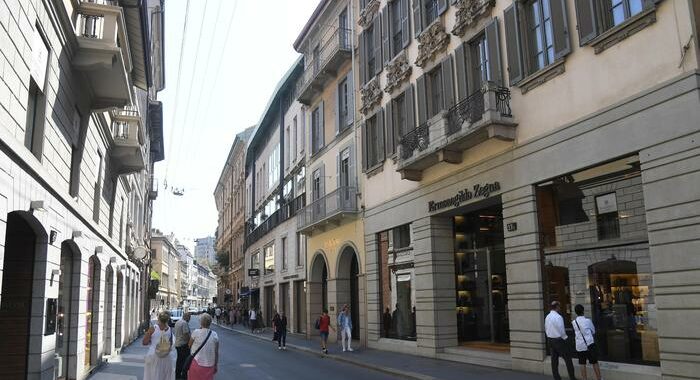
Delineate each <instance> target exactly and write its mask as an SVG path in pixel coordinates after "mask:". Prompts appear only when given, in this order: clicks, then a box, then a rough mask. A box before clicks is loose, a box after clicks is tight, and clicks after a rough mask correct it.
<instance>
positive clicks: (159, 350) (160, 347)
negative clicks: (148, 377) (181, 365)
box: [155, 329, 173, 358]
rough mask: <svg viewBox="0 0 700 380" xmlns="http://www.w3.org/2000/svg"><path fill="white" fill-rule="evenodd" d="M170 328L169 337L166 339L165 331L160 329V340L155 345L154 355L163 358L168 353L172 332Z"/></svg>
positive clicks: (170, 347)
mask: <svg viewBox="0 0 700 380" xmlns="http://www.w3.org/2000/svg"><path fill="white" fill-rule="evenodd" d="M168 330H170V337H169V338H168V339H165V336H164V335H163V334H165V331H161V333H160V340H159V341H158V344H157V345H156V350H155V351H156V355H157V356H158V357H159V358H164V357H166V356H168V355H169V354H170V350H171V349H172V345H173V332H172V330H171V329H168Z"/></svg>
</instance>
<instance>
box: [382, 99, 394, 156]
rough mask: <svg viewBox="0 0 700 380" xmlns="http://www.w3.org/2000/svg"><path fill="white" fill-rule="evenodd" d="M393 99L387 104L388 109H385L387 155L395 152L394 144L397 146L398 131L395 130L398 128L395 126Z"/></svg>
mask: <svg viewBox="0 0 700 380" xmlns="http://www.w3.org/2000/svg"><path fill="white" fill-rule="evenodd" d="M393 102H394V101H393V100H389V102H388V103H387V104H386V109H385V110H384V114H385V115H386V128H384V131H385V132H386V140H385V141H386V144H385V145H386V155H387V157H388V156H391V155H392V154H394V149H395V148H394V146H395V140H394V136H396V133H394V130H395V129H396V128H395V126H394V114H393V112H392V105H393V104H392V103H393Z"/></svg>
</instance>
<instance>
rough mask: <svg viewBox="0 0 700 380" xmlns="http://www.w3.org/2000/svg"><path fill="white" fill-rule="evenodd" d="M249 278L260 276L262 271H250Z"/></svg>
mask: <svg viewBox="0 0 700 380" xmlns="http://www.w3.org/2000/svg"><path fill="white" fill-rule="evenodd" d="M248 276H250V277H255V276H260V269H255V268H253V269H248Z"/></svg>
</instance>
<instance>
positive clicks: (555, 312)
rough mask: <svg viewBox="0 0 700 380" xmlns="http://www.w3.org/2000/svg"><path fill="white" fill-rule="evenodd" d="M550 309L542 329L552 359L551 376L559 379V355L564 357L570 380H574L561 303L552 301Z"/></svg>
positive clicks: (574, 375)
mask: <svg viewBox="0 0 700 380" xmlns="http://www.w3.org/2000/svg"><path fill="white" fill-rule="evenodd" d="M550 309H551V310H550V311H549V314H548V315H547V318H545V320H544V330H545V333H546V335H547V343H549V350H550V355H551V360H552V376H554V379H555V380H561V376H560V375H559V357H560V356H561V357H562V358H564V363H565V364H566V371H567V372H568V373H569V379H570V380H576V374H575V373H574V363H573V362H572V361H571V354H570V353H569V349H568V347H567V346H566V338H567V336H566V330H565V329H564V318H563V317H562V316H561V314H560V312H561V305H560V304H559V301H552V303H551V305H550Z"/></svg>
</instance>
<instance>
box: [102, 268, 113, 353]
mask: <svg viewBox="0 0 700 380" xmlns="http://www.w3.org/2000/svg"><path fill="white" fill-rule="evenodd" d="M113 277H114V271H113V270H112V266H111V265H107V268H106V270H105V296H104V298H105V308H104V310H105V320H104V326H103V335H104V344H103V348H102V351H103V354H104V355H111V354H112V346H113V344H112V329H113V326H114V320H113V319H112V318H113V314H112V310H113V308H114V307H113V302H114V300H113V296H114V293H113V289H114V280H113Z"/></svg>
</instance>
